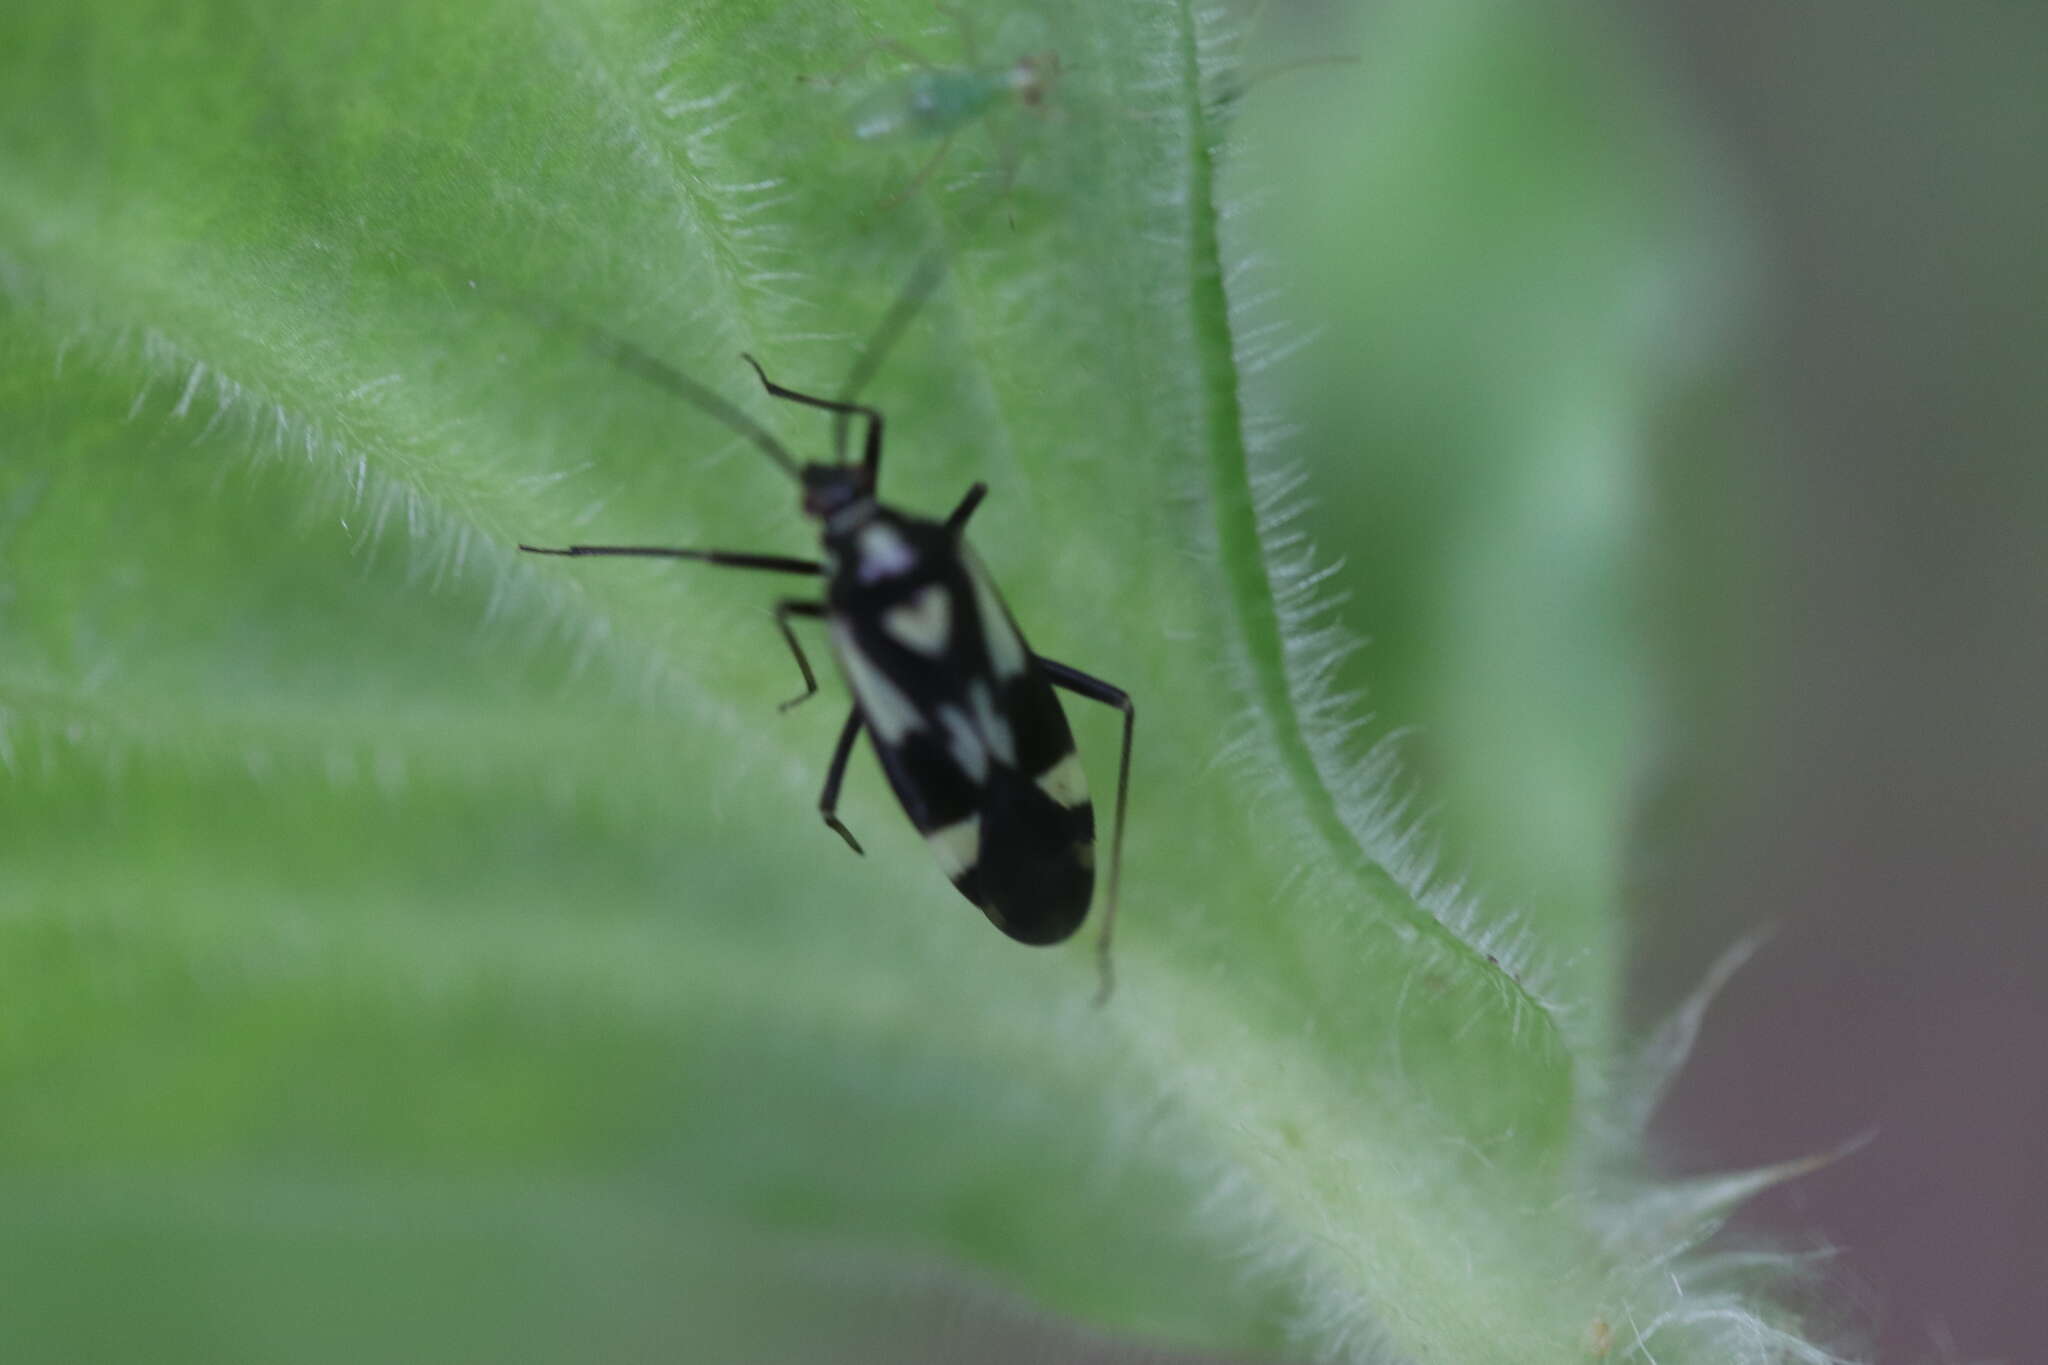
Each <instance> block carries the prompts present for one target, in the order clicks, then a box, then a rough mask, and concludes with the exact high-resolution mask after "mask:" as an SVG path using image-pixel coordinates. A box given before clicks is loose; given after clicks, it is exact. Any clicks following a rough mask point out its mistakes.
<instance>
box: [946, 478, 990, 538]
mask: <svg viewBox="0 0 2048 1365" xmlns="http://www.w3.org/2000/svg"><path fill="white" fill-rule="evenodd" d="M987 496H988V485H987V484H985V483H982V482H980V481H978V480H977V481H976V483H975V485H974V487H972V488H970V489H968V490H967V496H966V497H964V498H962V499H960V505H959V506H958V507H955V508H954V509H953V511H952V514H951V515H949V516H948V517H947V518H946V529H947V530H948V531H951V532H952V533H953V534H954V535H956V536H957V535H959V534H960V532H961V531H962V530H964V529H966V526H967V519H968V518H969V517H971V516H973V515H974V509H975V508H977V507H979V506H981V500H982V499H983V498H985V497H987Z"/></svg>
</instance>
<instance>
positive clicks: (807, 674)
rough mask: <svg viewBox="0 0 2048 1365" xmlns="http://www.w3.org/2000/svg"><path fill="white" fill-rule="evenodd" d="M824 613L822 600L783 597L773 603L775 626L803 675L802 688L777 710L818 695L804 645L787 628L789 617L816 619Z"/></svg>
mask: <svg viewBox="0 0 2048 1365" xmlns="http://www.w3.org/2000/svg"><path fill="white" fill-rule="evenodd" d="M824 615H825V605H824V603H822V602H799V601H797V600H796V599H794V598H790V597H785V598H783V599H782V600H781V601H780V602H777V603H776V604H775V628H776V629H777V630H779V631H781V632H782V638H783V640H784V641H785V642H787V643H788V645H789V652H790V653H791V654H794V655H795V656H796V666H797V670H798V671H799V672H801V673H802V674H803V675H804V690H803V691H802V692H800V693H798V694H797V695H796V696H794V697H791V698H790V699H789V700H788V701H786V702H784V703H782V705H780V706H778V707H776V708H775V709H776V710H778V711H787V710H788V709H789V708H790V707H792V706H795V705H796V704H797V703H798V702H806V701H809V700H810V699H811V698H812V697H815V696H817V695H818V675H817V674H815V673H813V672H811V661H810V660H809V659H807V658H805V657H804V647H803V646H802V645H800V644H798V643H797V640H796V632H795V631H793V630H791V629H790V628H789V618H790V617H792V616H807V617H810V618H811V619H812V620H817V619H820V618H822V617H823V616H824Z"/></svg>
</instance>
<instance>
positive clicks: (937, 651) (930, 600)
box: [882, 583, 953, 658]
mask: <svg viewBox="0 0 2048 1365" xmlns="http://www.w3.org/2000/svg"><path fill="white" fill-rule="evenodd" d="M882 629H884V630H886V631H888V632H889V634H890V635H892V636H894V637H895V639H896V641H897V642H898V643H899V644H901V645H903V646H904V647H905V648H906V649H914V650H916V651H917V652H918V653H919V654H928V655H930V656H932V657H933V658H937V657H938V656H939V655H941V654H944V653H945V652H946V644H947V642H948V641H950V640H951V639H952V637H953V595H952V594H951V593H949V592H947V591H946V586H945V584H943V583H933V584H931V585H930V586H929V587H924V588H919V589H918V590H917V592H916V594H915V595H913V596H912V597H911V599H910V600H909V601H908V602H904V603H902V604H900V605H898V606H894V607H891V608H889V609H888V610H887V611H885V612H883V613H882Z"/></svg>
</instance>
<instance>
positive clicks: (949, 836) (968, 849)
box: [924, 815, 981, 881]
mask: <svg viewBox="0 0 2048 1365" xmlns="http://www.w3.org/2000/svg"><path fill="white" fill-rule="evenodd" d="M924 841H925V842H926V843H927V844H929V845H931V850H932V856H933V857H934V858H937V859H938V860H939V867H940V869H941V870H942V871H944V872H945V874H946V875H947V876H948V877H951V878H952V879H953V880H955V881H958V880H959V879H960V877H961V876H962V874H964V873H965V872H967V871H968V869H970V868H972V867H973V866H974V865H975V864H976V863H977V862H979V861H980V860H981V817H980V816H979V815H970V816H968V817H967V818H966V819H965V820H961V821H959V822H957V823H955V824H951V825H944V826H941V827H940V828H938V829H935V830H933V831H932V832H931V833H930V834H927V835H925V836H924Z"/></svg>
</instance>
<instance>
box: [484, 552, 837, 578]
mask: <svg viewBox="0 0 2048 1365" xmlns="http://www.w3.org/2000/svg"><path fill="white" fill-rule="evenodd" d="M519 548H520V549H522V550H524V551H526V553H528V554H530V555H568V556H570V557H571V558H586V557H595V556H607V555H608V556H611V557H613V558H618V559H629V558H630V559H694V560H696V561H698V562H699V563H703V564H723V565H725V566H726V567H727V568H729V569H762V570H766V571H767V572H769V573H801V574H822V573H824V572H825V566H824V565H822V564H820V563H818V562H817V561H816V560H814V559H791V558H790V557H789V556H787V555H755V554H746V553H744V552H741V551H738V550H676V549H671V548H669V547H668V546H665V545H563V546H560V547H558V548H554V549H550V548H548V547H547V546H544V545H521V546H520V547H519Z"/></svg>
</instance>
